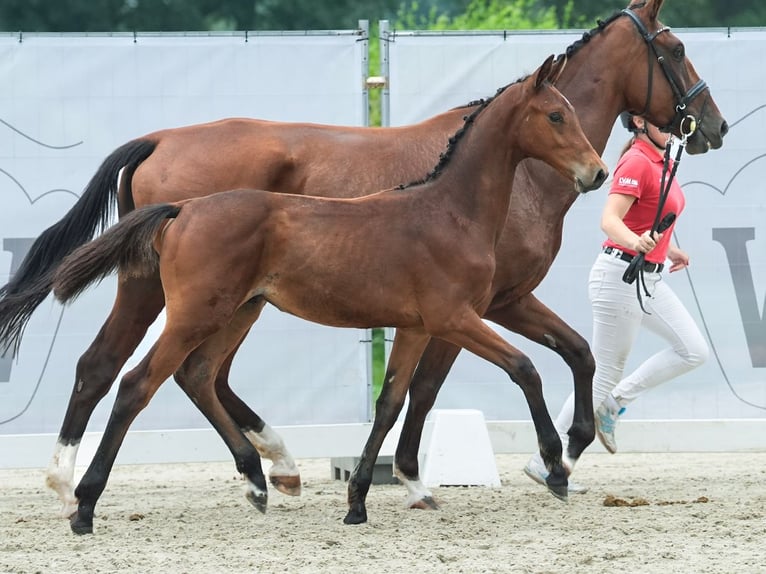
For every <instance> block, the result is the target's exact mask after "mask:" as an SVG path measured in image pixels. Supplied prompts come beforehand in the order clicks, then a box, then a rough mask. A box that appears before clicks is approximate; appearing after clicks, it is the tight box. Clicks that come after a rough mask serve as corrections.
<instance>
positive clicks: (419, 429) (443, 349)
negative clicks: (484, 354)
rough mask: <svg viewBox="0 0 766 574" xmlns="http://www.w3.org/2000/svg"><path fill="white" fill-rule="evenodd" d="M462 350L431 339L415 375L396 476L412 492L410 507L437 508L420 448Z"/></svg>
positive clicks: (410, 493) (408, 500) (410, 494)
mask: <svg viewBox="0 0 766 574" xmlns="http://www.w3.org/2000/svg"><path fill="white" fill-rule="evenodd" d="M459 353H460V347H456V346H455V345H452V344H450V343H447V342H446V341H442V340H440V339H431V340H430V341H429V343H428V346H427V347H426V350H425V352H424V353H423V356H422V357H421V358H420V362H419V363H418V366H417V369H415V374H414V376H413V377H412V382H411V384H410V389H409V398H410V401H409V404H408V406H407V415H406V417H405V419H404V424H403V425H402V432H401V434H400V436H399V444H398V445H397V447H396V456H395V457H394V461H395V472H396V476H397V477H398V478H399V480H401V481H402V484H404V485H405V486H406V487H407V490H408V492H409V496H408V498H407V506H409V507H410V508H425V509H427V508H436V505H435V503H434V502H433V498H432V495H431V492H430V491H429V490H428V489H427V488H426V487H425V485H423V483H422V482H421V481H420V468H419V463H418V450H419V449H420V441H421V438H422V435H423V426H424V425H425V421H426V416H427V415H428V412H429V411H430V410H431V408H432V407H433V405H434V402H435V401H436V395H437V394H438V392H439V389H440V388H441V386H442V384H443V383H444V380H445V379H446V378H447V373H449V370H450V368H451V367H452V364H453V363H454V362H455V359H456V358H457V356H458V354H459Z"/></svg>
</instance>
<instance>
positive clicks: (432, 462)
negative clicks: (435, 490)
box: [421, 409, 500, 487]
mask: <svg viewBox="0 0 766 574" xmlns="http://www.w3.org/2000/svg"><path fill="white" fill-rule="evenodd" d="M429 420H430V422H431V438H430V440H429V441H428V443H427V448H426V452H425V455H424V458H423V464H422V466H421V468H422V472H421V480H422V481H423V484H425V485H426V486H427V487H434V486H492V487H499V486H500V475H499V474H498V472H497V465H496V463H495V453H494V452H493V450H492V443H491V442H490V439H489V432H488V431H487V423H486V422H485V421H484V414H483V413H482V412H481V411H479V410H474V409H436V410H433V411H431V414H430V416H429Z"/></svg>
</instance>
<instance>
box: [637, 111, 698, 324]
mask: <svg viewBox="0 0 766 574" xmlns="http://www.w3.org/2000/svg"><path fill="white" fill-rule="evenodd" d="M685 122H688V124H689V130H688V131H685V130H684V123H685ZM696 129H697V121H696V120H695V119H694V117H692V116H686V117H685V118H684V120H683V121H682V122H681V139H680V140H679V142H678V150H677V151H676V157H675V160H674V161H673V167H672V168H671V169H670V176H669V177H667V181H666V176H667V175H668V167H669V165H670V150H671V148H672V147H673V143H672V138H668V141H667V143H666V144H665V155H664V157H663V162H662V178H661V180H660V198H659V201H658V202H657V213H656V214H655V216H654V223H652V228H651V235H652V236H654V234H655V233H662V232H663V231H665V230H666V229H667V228H668V227H670V226H671V225H672V223H673V221H675V218H676V214H675V213H673V212H672V211H671V212H669V213H667V214H666V215H665V217H662V219H660V218H661V216H662V210H663V208H664V207H665V201H666V200H667V198H668V194H669V193H670V185H671V184H672V183H673V178H675V176H676V171H678V166H679V164H680V163H681V154H683V151H684V148H685V147H686V140H687V139H688V138H689V136H691V135H692V134H693V133H694V131H695V130H696ZM645 258H646V255H645V254H644V253H638V254H636V256H635V257H633V259H632V260H631V262H630V263H629V264H628V268H627V269H626V270H625V273H623V275H622V280H623V281H625V283H628V284H631V283H633V281H636V279H637V278H638V279H639V280H638V281H636V298H637V299H638V304H639V306H640V307H641V310H642V311H643V312H644V313H646V314H647V315H651V313H649V311H647V310H646V309H645V308H644V301H643V298H642V297H641V287H643V288H644V295H645V296H646V297H651V294H650V293H649V289H648V288H647V286H646V281H645V279H644V264H645Z"/></svg>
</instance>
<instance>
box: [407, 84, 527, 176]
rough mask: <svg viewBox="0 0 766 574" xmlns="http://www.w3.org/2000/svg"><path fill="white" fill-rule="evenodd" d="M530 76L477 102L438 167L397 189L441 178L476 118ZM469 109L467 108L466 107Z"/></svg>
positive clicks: (452, 137)
mask: <svg viewBox="0 0 766 574" xmlns="http://www.w3.org/2000/svg"><path fill="white" fill-rule="evenodd" d="M528 77H529V76H524V77H523V78H519V79H518V80H516V81H515V82H512V83H510V84H508V85H505V86H503V87H501V88H498V89H497V92H495V95H494V96H492V97H489V98H484V99H481V100H477V103H476V104H475V105H476V106H477V107H476V109H474V110H473V111H472V112H471V113H470V114H468V115H467V116H465V117H463V125H462V126H460V129H458V130H457V131H456V132H455V133H454V134H452V136H451V137H450V138H449V140H448V143H447V149H446V150H444V151H443V152H442V153H441V154H439V162H438V163H437V164H436V166H435V167H434V168H433V169H432V170H431V171H430V172H429V173H428V175H426V176H425V177H424V178H423V179H419V180H417V181H412V182H410V183H408V184H406V185H404V184H402V185H400V186H398V187H397V189H407V188H410V187H414V186H417V185H422V184H424V183H426V182H427V181H432V180H434V179H436V178H437V177H439V175H440V174H441V172H442V170H443V169H444V167H445V166H446V165H447V164H448V163H449V161H450V159H451V158H452V155H453V153H454V151H455V148H456V147H457V144H458V142H459V141H460V140H461V139H462V137H463V136H464V135H465V133H466V132H467V131H468V128H469V127H471V125H473V121H474V120H475V119H476V116H478V115H479V114H480V113H481V112H483V111H484V110H485V109H486V108H487V106H489V104H491V103H492V102H493V101H494V100H495V98H497V96H499V95H500V94H502V93H503V92H504V91H505V90H506V89H507V88H509V87H510V86H513V85H515V84H518V83H521V82H523V81H524V80H526V79H527V78H528ZM466 107H467V106H466Z"/></svg>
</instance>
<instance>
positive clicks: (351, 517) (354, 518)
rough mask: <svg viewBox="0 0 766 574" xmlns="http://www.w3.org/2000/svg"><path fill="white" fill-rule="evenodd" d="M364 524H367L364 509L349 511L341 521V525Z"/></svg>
mask: <svg viewBox="0 0 766 574" xmlns="http://www.w3.org/2000/svg"><path fill="white" fill-rule="evenodd" d="M365 522H367V511H366V510H365V509H364V508H361V509H353V508H352V509H350V510H349V511H348V514H346V517H345V518H344V519H343V524H364V523H365Z"/></svg>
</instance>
